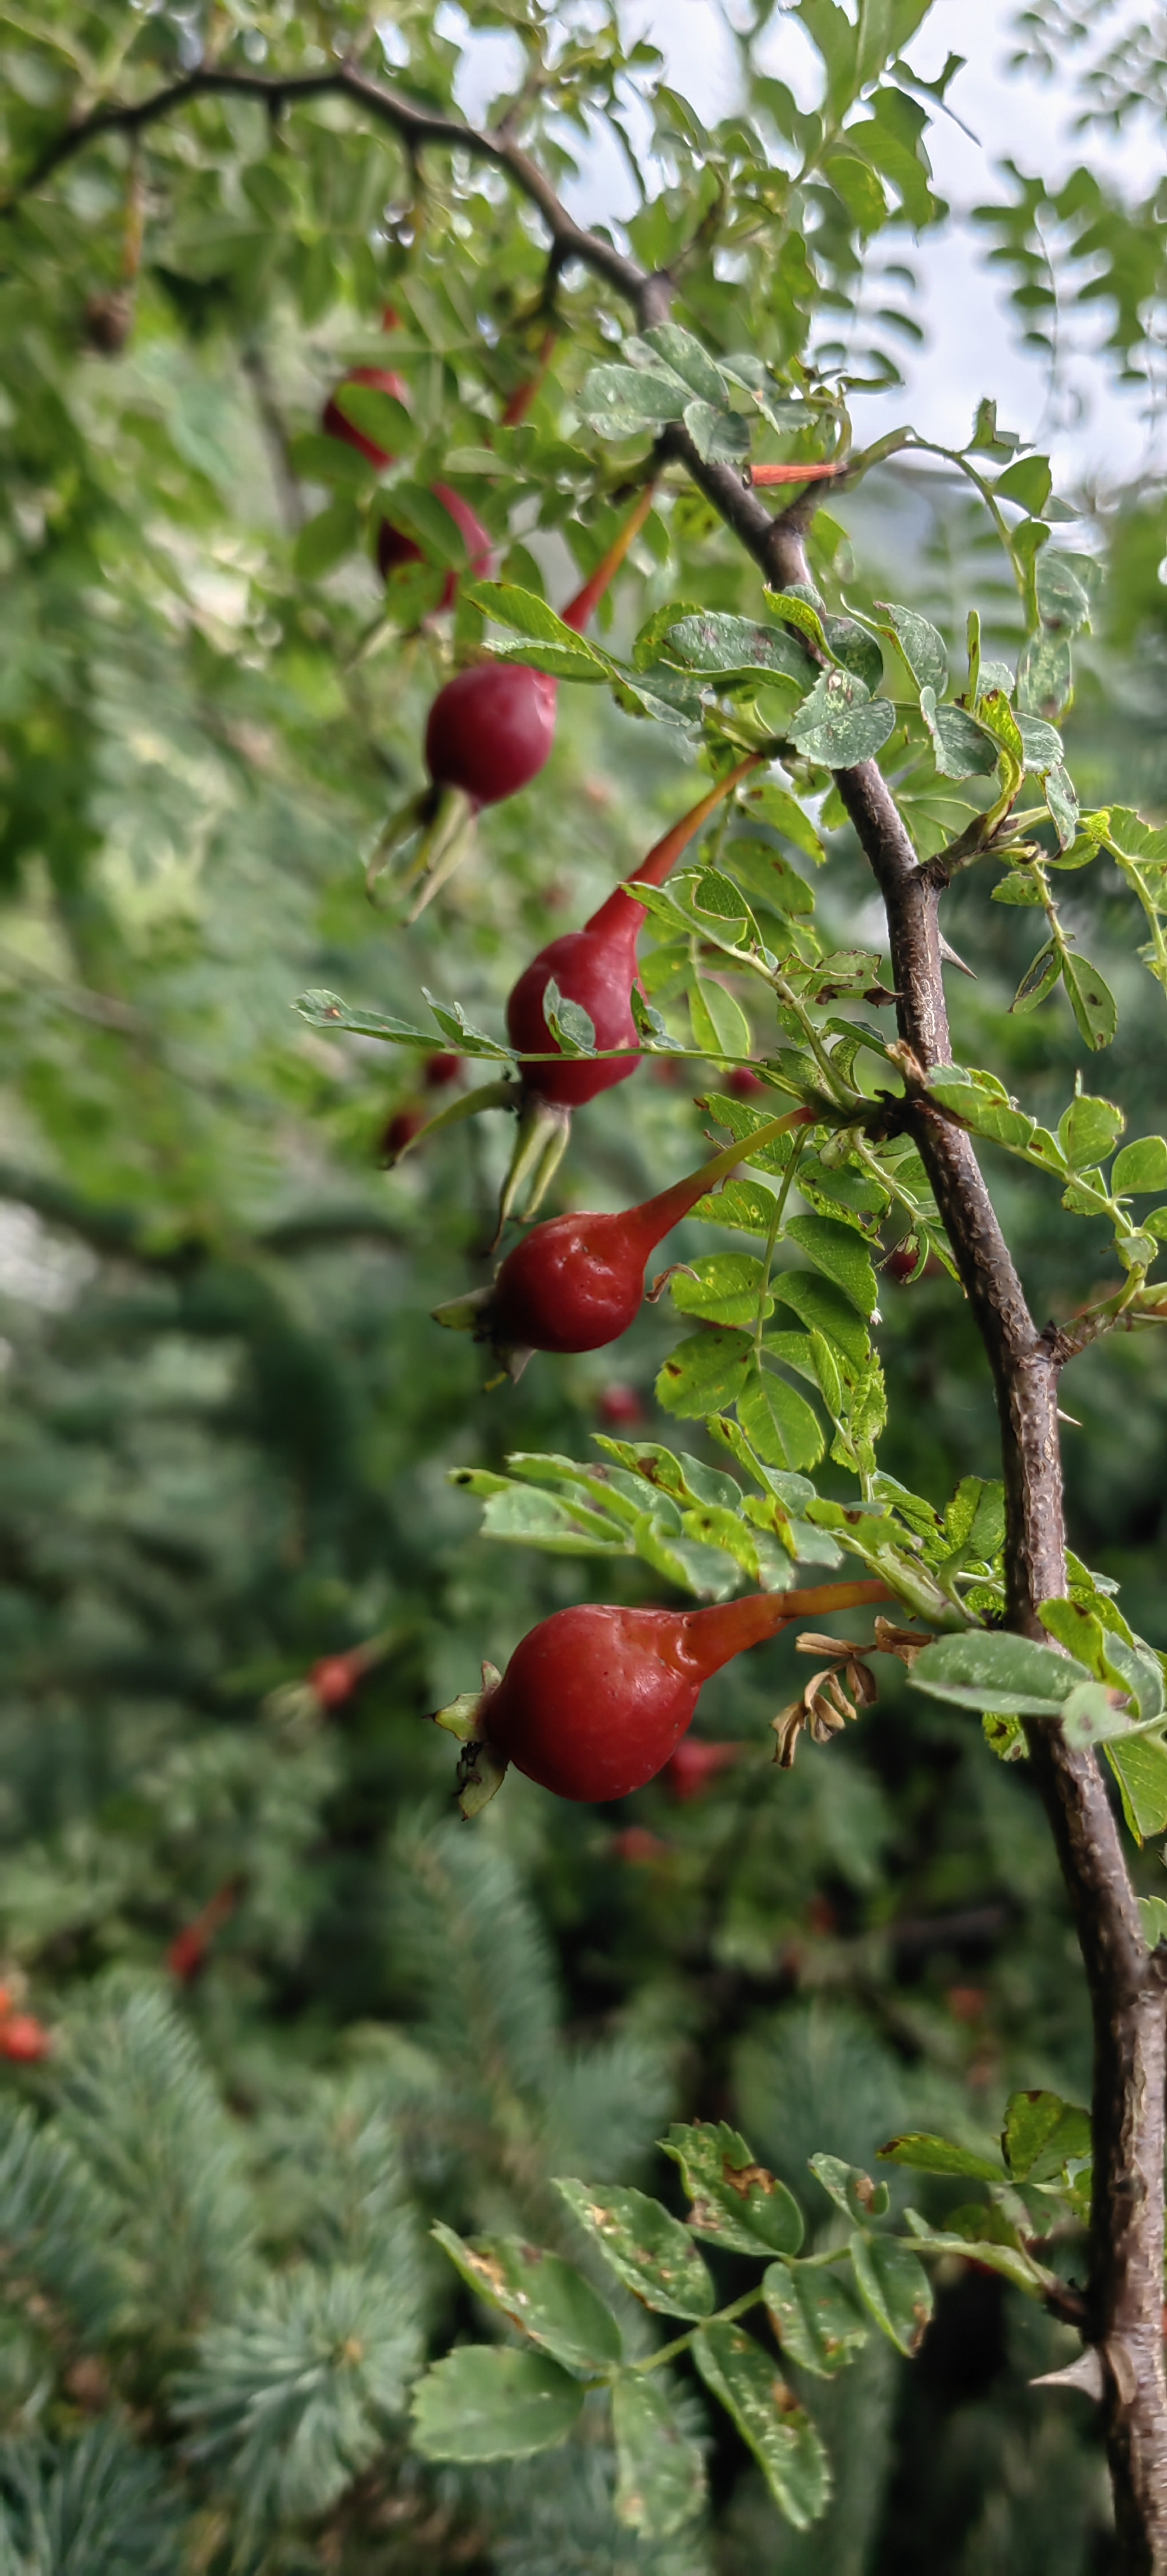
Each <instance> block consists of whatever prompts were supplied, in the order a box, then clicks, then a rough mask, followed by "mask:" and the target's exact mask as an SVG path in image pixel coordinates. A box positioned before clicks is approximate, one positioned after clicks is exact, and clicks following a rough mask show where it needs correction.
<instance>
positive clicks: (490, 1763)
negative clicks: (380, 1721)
mask: <svg viewBox="0 0 1167 2576" xmlns="http://www.w3.org/2000/svg"><path fill="white" fill-rule="evenodd" d="M887 1597H888V1596H887V1587H886V1585H885V1584H882V1583H878V1582H871V1581H863V1582H857V1583H834V1584H831V1583H828V1584H822V1585H820V1586H819V1587H818V1588H817V1589H816V1590H814V1591H810V1592H751V1593H746V1594H744V1595H743V1596H742V1598H741V1599H740V1600H737V1601H725V1602H718V1603H716V1604H715V1605H714V1606H713V1607H712V1608H711V1609H707V1610H624V1609H617V1608H613V1607H609V1606H607V1605H606V1604H602V1603H596V1602H590V1603H584V1604H583V1605H581V1607H579V1608H578V1609H573V1610H557V1611H556V1612H555V1613H554V1615H553V1616H552V1617H551V1618H550V1619H544V1620H543V1621H542V1623H541V1625H540V1626H539V1627H537V1628H532V1629H531V1631H530V1633H529V1635H527V1636H526V1637H524V1638H523V1640H522V1642H521V1644H520V1645H518V1646H516V1648H515V1651H514V1654H513V1655H512V1657H511V1660H510V1662H509V1664H508V1665H507V1668H506V1671H505V1673H504V1674H503V1676H502V1678H501V1680H497V1679H492V1680H491V1681H490V1682H489V1683H488V1684H487V1687H486V1688H485V1689H484V1690H483V1691H482V1693H481V1695H480V1697H479V1698H478V1699H477V1701H476V1702H464V1703H455V1709H454V1710H450V1711H446V1710H443V1711H442V1717H443V1718H444V1719H448V1720H450V1721H451V1722H452V1726H453V1731H454V1732H455V1733H458V1734H461V1735H463V1737H464V1738H465V1739H466V1740H467V1753H466V1755H465V1756H464V1765H465V1770H466V1773H467V1775H468V1777H469V1780H470V1784H471V1786H472V1787H473V1786H474V1785H475V1775H476V1774H478V1775H479V1778H481V1773H482V1770H483V1769H484V1768H486V1769H487V1770H488V1773H489V1775H490V1777H491V1779H492V1784H493V1785H494V1786H496V1787H497V1785H498V1781H499V1779H501V1776H502V1772H503V1771H504V1770H505V1768H506V1765H507V1764H508V1763H509V1762H513V1763H514V1766H515V1769H516V1770H517V1771H523V1772H525V1773H526V1776H527V1778H528V1779H529V1780H537V1781H538V1782H539V1785H540V1787H541V1788H544V1789H551V1790H553V1791H554V1793H555V1795H556V1797H558V1798H573V1799H576V1800H581V1801H586V1802H588V1803H595V1802H598V1801H600V1800H604V1799H609V1798H626V1797H627V1796H628V1795H629V1793H630V1791H631V1790H633V1789H642V1788H643V1787H644V1785H645V1783H646V1781H648V1780H651V1779H653V1778H655V1775H656V1773H657V1772H658V1771H660V1770H661V1769H662V1768H663V1766H664V1764H665V1763H666V1762H667V1761H668V1759H669V1757H670V1755H671V1754H672V1753H673V1752H674V1751H675V1749H676V1746H677V1745H678V1743H679V1742H680V1739H681V1737H682V1736H683V1734H684V1732H685V1729H686V1727H687V1726H688V1724H689V1722H690V1719H691V1718H692V1715H693V1712H694V1709H695V1708H696V1706H697V1701H698V1698H699V1697H700V1693H701V1686H702V1683H703V1682H706V1681H708V1679H709V1676H710V1674H711V1673H715V1672H718V1671H719V1670H720V1668H721V1666H722V1664H727V1663H729V1661H730V1659H731V1657H732V1656H734V1655H740V1654H741V1653H742V1652H743V1651H744V1649H745V1648H746V1647H747V1646H756V1645H758V1644H759V1643H760V1641H761V1640H762V1638H764V1637H773V1636H776V1635H777V1634H778V1631H779V1630H780V1629H782V1628H785V1627H787V1626H788V1625H789V1624H790V1622H791V1621H792V1620H795V1619H805V1618H822V1617H824V1616H825V1615H826V1613H827V1612H829V1611H832V1610H852V1609H855V1608H857V1607H858V1605H859V1604H860V1603H862V1602H865V1601H884V1600H886V1599H887ZM455 1711H456V1712H457V1714H456V1715H455ZM477 1753H485V1755H486V1756H487V1763H486V1765H483V1764H482V1763H481V1762H480V1761H479V1760H477V1759H476V1758H475V1757H476V1754H477ZM470 1803H472V1804H479V1803H481V1798H479V1799H476V1800H472V1801H471V1802H470Z"/></svg>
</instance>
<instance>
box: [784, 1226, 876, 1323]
mask: <svg viewBox="0 0 1167 2576" xmlns="http://www.w3.org/2000/svg"><path fill="white" fill-rule="evenodd" d="M786 1233H787V1237H788V1238H789V1240H790V1242H792V1243H796V1244H797V1245H798V1247H799V1250H800V1251H802V1252H805V1254H806V1256H807V1259H808V1261H813V1263H814V1265H815V1268H816V1270H821V1271H822V1272H823V1273H824V1274H825V1276H826V1277H827V1278H828V1279H830V1280H831V1281H832V1282H833V1284H834V1286H835V1287H836V1288H841V1289H842V1292H843V1295H844V1296H845V1297H847V1298H849V1300H850V1302H851V1304H852V1305H853V1306H854V1307H855V1309H856V1312H857V1313H858V1314H860V1315H864V1316H867V1315H873V1314H874V1312H875V1300H876V1294H877V1291H876V1283H875V1272H874V1270H873V1268H872V1266H871V1261H870V1257H869V1255H868V1254H867V1252H866V1251H865V1249H864V1245H863V1238H862V1236H861V1235H859V1234H857V1233H856V1232H855V1229H854V1227H853V1226H850V1225H836V1224H835V1223H834V1221H833V1219H832V1218H831V1217H827V1216H794V1217H791V1219H790V1223H789V1225H788V1226H787V1228H786ZM775 1286H776V1289H777V1292H778V1294H779V1295H781V1294H782V1293H783V1292H782V1284H781V1282H776V1283H775Z"/></svg>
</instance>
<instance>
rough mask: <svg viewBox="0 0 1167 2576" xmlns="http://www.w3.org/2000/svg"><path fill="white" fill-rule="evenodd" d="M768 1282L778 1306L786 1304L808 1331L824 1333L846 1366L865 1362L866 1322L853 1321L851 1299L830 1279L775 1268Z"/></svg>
mask: <svg viewBox="0 0 1167 2576" xmlns="http://www.w3.org/2000/svg"><path fill="white" fill-rule="evenodd" d="M770 1285H771V1287H772V1289H773V1291H774V1295H775V1297H776V1298H777V1300H778V1303H779V1305H780V1306H788V1307H789V1308H790V1310H791V1313H792V1314H795V1315H797V1316H798V1317H799V1318H800V1320H801V1321H802V1322H803V1323H804V1324H805V1325H806V1327H807V1330H808V1331H809V1332H816V1333H823V1334H825V1336H826V1339H827V1340H828V1342H833V1343H834V1346H835V1349H836V1350H838V1351H841V1352H842V1354H843V1357H844V1359H845V1360H846V1361H847V1363H848V1366H849V1367H850V1368H852V1369H862V1368H865V1367H866V1365H867V1360H868V1356H869V1354H870V1350H871V1340H870V1336H869V1334H868V1332H867V1328H866V1325H865V1324H864V1323H862V1322H859V1321H857V1320H856V1314H855V1307H854V1303H853V1301H852V1299H851V1298H850V1297H846V1296H844V1294H843V1291H842V1289H841V1288H836V1287H835V1286H833V1284H832V1282H831V1281H830V1280H829V1279H818V1278H816V1277H815V1275H814V1273H813V1271H810V1270H776V1271H775V1272H774V1274H773V1277H772V1278H771V1281H770Z"/></svg>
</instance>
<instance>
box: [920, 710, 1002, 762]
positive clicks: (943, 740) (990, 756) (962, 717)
mask: <svg viewBox="0 0 1167 2576" xmlns="http://www.w3.org/2000/svg"><path fill="white" fill-rule="evenodd" d="M920 713H921V715H922V716H923V719H924V722H925V724H926V725H927V727H928V731H929V733H930V735H931V737H932V754H933V758H934V760H935V762H936V767H937V769H938V771H939V773H940V776H941V777H942V778H991V777H992V774H993V771H994V770H995V769H996V766H997V761H998V757H999V752H998V746H997V744H996V742H995V741H994V739H993V736H992V734H991V733H989V732H988V731H987V730H986V728H985V726H984V725H982V724H978V723H977V721H976V718H975V716H970V715H969V714H968V713H967V712H966V710H965V708H964V707H950V706H938V705H937V702H936V692H935V690H934V689H932V688H922V689H921V691H920Z"/></svg>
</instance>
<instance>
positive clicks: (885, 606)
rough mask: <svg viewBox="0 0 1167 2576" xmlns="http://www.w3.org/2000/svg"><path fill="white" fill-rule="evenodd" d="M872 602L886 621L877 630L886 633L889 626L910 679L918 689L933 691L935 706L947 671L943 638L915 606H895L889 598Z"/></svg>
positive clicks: (946, 654)
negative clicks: (910, 675)
mask: <svg viewBox="0 0 1167 2576" xmlns="http://www.w3.org/2000/svg"><path fill="white" fill-rule="evenodd" d="M875 605H876V607H877V608H879V609H882V611H883V614H884V616H885V617H886V619H887V621H888V625H887V627H881V630H880V631H881V633H883V634H886V633H887V632H888V630H889V628H890V631H891V633H892V635H893V636H894V637H895V641H896V643H897V644H898V646H899V649H900V651H901V653H902V654H903V657H904V660H905V662H906V663H907V666H908V669H909V671H910V672H911V674H912V678H913V679H914V680H916V681H918V683H919V686H920V687H921V689H930V690H931V691H932V692H933V705H935V700H936V697H937V695H938V694H939V692H940V690H941V689H942V688H943V686H944V682H945V679H946V676H947V672H948V653H947V648H946V646H945V642H944V637H943V636H942V635H941V634H940V632H939V630H938V629H937V628H936V627H935V626H932V625H931V624H930V623H929V621H928V619H927V618H926V617H921V615H920V613H919V610H918V609H915V608H899V607H897V606H896V605H895V603H894V602H893V601H892V600H890V599H877V600H876V603H875Z"/></svg>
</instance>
